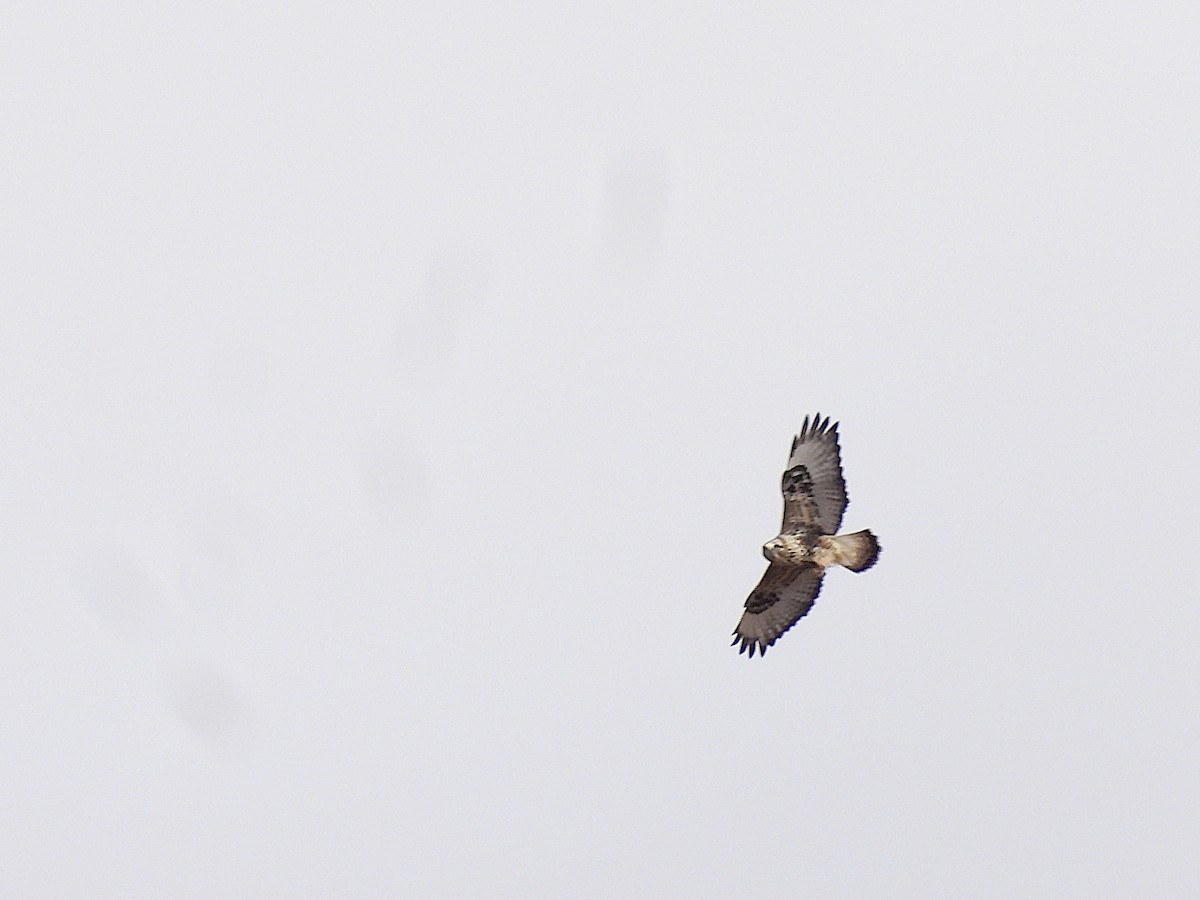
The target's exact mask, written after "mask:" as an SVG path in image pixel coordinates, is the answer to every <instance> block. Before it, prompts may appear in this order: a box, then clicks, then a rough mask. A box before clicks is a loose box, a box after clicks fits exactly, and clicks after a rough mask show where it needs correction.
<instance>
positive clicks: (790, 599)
mask: <svg viewBox="0 0 1200 900" xmlns="http://www.w3.org/2000/svg"><path fill="white" fill-rule="evenodd" d="M824 577H825V570H824V569H822V568H821V567H820V566H818V565H815V564H813V563H805V564H804V565H802V566H781V565H779V564H777V563H771V565H770V566H768V567H767V571H766V574H764V575H763V577H762V581H760V582H759V583H758V587H756V588H755V589H754V591H753V592H752V593H751V594H750V598H749V599H748V600H747V601H746V611H745V612H744V613H743V614H742V620H741V621H740V622H738V627H737V629H736V630H735V631H734V632H733V643H734V644H735V645H736V644H737V642H738V641H741V642H742V649H741V650H739V651H738V652H739V653H745V652H746V650H747V648H748V649H749V650H750V655H751V656H753V655H754V650H755V648H756V647H757V648H758V652H759V653H766V652H767V648H768V647H770V646H771V645H772V644H773V643H775V641H776V640H777V639H778V638H779V636H780V635H781V634H783V633H784V632H785V631H787V630H788V629H789V628H791V627H792V626H793V625H795V624H796V623H797V622H799V621H800V619H801V618H803V616H804V614H805V613H807V612H808V611H809V610H810V609H812V606H813V603H814V602H815V601H816V599H817V594H819V593H820V592H821V579H822V578H824Z"/></svg>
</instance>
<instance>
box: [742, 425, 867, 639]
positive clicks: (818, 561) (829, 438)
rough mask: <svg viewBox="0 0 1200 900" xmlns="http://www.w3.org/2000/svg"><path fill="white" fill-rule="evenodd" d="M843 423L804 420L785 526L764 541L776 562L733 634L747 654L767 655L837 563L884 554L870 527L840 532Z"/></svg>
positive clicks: (791, 460) (788, 480)
mask: <svg viewBox="0 0 1200 900" xmlns="http://www.w3.org/2000/svg"><path fill="white" fill-rule="evenodd" d="M837 428H838V427H837V423H834V424H833V425H832V426H830V424H829V418H828V417H826V418H825V419H824V420H822V419H821V415H820V413H818V414H817V415H816V417H815V418H813V419H811V420H810V419H809V418H808V417H807V416H805V418H804V425H803V426H802V427H801V429H800V433H799V434H797V435H796V437H795V439H794V440H793V441H792V452H791V455H790V456H789V457H788V464H787V469H786V470H785V471H784V473H783V482H782V484H781V486H780V487H781V490H782V491H783V524H782V526H781V527H780V533H779V534H778V536H776V537H774V538H772V539H771V540H769V541H767V543H766V544H765V545H764V546H763V555H764V556H765V557H766V558H767V559H768V561H769V562H770V565H769V566H767V571H766V573H765V574H764V575H763V577H762V581H760V582H759V583H758V587H756V588H755V589H754V591H753V592H752V593H751V594H750V597H749V598H748V599H747V600H746V612H745V613H743V614H742V619H741V621H740V622H738V627H737V628H736V629H735V630H734V632H733V643H734V645H735V646H736V645H737V644H738V643H739V642H741V645H742V647H741V650H740V651H738V652H740V653H745V652H746V651H747V650H749V651H750V656H754V653H755V650H757V651H758V653H760V654H764V653H766V652H767V648H768V647H770V646H771V645H772V644H774V643H775V641H777V640H779V637H780V635H782V634H783V633H784V632H786V631H787V630H788V629H789V628H791V627H792V626H793V625H795V624H796V623H797V622H798V621H800V619H802V618H803V617H804V615H805V614H806V613H807V612H808V611H809V610H810V609H812V606H813V603H814V602H816V599H817V594H819V593H820V592H821V580H822V579H823V578H824V577H825V570H826V569H827V568H828V567H829V566H837V565H840V566H845V567H846V568H847V569H850V570H851V571H852V572H863V571H865V570H867V569H869V568H871V566H873V565H874V564H875V561H876V560H877V559H878V558H879V551H880V547H879V541H877V540H876V539H875V535H873V534H872V533H871V532H870V531H856V532H854V533H853V534H843V535H839V534H838V533H837V530H838V529H839V528H840V527H841V525H842V515H843V514H844V513H845V511H846V506H847V505H848V504H849V502H850V501H849V498H848V497H847V496H846V481H845V479H844V478H843V477H842V456H841V448H840V447H839V446H838V433H837Z"/></svg>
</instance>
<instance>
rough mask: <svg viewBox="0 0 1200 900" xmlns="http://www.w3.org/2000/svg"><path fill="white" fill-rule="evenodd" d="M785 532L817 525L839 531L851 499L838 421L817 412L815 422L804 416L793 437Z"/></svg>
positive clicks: (828, 531) (785, 484)
mask: <svg viewBox="0 0 1200 900" xmlns="http://www.w3.org/2000/svg"><path fill="white" fill-rule="evenodd" d="M781 487H782V490H783V526H782V529H781V530H782V531H783V532H785V533H786V532H795V531H797V530H799V529H800V528H802V527H812V526H814V525H815V526H817V527H818V528H820V529H821V531H822V532H823V533H824V534H837V530H838V528H840V527H841V525H842V513H844V512H845V511H846V505H847V504H848V503H849V502H850V501H849V499H847V497H846V481H845V479H843V478H842V455H841V450H840V449H839V447H838V434H837V423H836V422H834V423H833V426H832V427H830V425H829V417H828V416H826V417H825V419H824V420H823V421H822V419H821V414H820V413H817V415H816V418H814V419H813V420H812V421H811V423H810V421H809V418H808V416H805V417H804V425H803V426H802V427H801V429H800V433H799V434H798V435H796V438H795V440H793V441H792V455H791V456H790V457H788V464H787V470H786V471H785V472H784V473H783V484H782V486H781Z"/></svg>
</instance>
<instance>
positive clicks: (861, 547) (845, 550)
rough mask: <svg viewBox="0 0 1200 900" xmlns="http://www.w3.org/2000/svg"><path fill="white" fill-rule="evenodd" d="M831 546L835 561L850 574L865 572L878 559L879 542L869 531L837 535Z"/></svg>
mask: <svg viewBox="0 0 1200 900" xmlns="http://www.w3.org/2000/svg"><path fill="white" fill-rule="evenodd" d="M832 544H833V546H834V549H835V551H836V553H837V561H838V563H840V564H841V565H843V566H845V567H846V568H847V569H849V570H850V571H851V572H865V571H866V570H867V569H869V568H871V566H873V565H875V561H876V560H877V559H879V551H880V549H881V548H880V546H879V540H878V539H877V538H876V537H875V535H873V534H871V532H870V531H856V532H854V533H853V534H839V535H838V536H837V537H835V538H833V540H832Z"/></svg>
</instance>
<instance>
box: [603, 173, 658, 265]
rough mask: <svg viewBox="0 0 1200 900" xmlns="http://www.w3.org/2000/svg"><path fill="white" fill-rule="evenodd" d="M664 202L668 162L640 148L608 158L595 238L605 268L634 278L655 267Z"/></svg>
mask: <svg viewBox="0 0 1200 900" xmlns="http://www.w3.org/2000/svg"><path fill="white" fill-rule="evenodd" d="M669 200H670V179H669V177H668V171H667V165H666V162H665V161H664V160H663V159H662V158H661V157H660V156H659V155H658V154H656V153H654V152H652V151H649V150H640V151H636V152H628V153H625V154H622V155H617V156H613V157H611V158H610V159H609V161H608V165H607V166H606V167H605V173H604V204H605V209H604V222H603V230H602V233H601V238H600V253H601V257H602V261H603V262H604V264H605V266H606V267H607V268H609V269H610V270H612V271H614V272H616V273H623V274H628V275H636V276H645V275H648V274H649V273H651V272H652V271H653V270H654V269H655V267H656V266H657V265H658V260H659V257H660V255H661V253H662V243H663V235H664V232H665V230H666V221H667V207H668V203H669Z"/></svg>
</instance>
